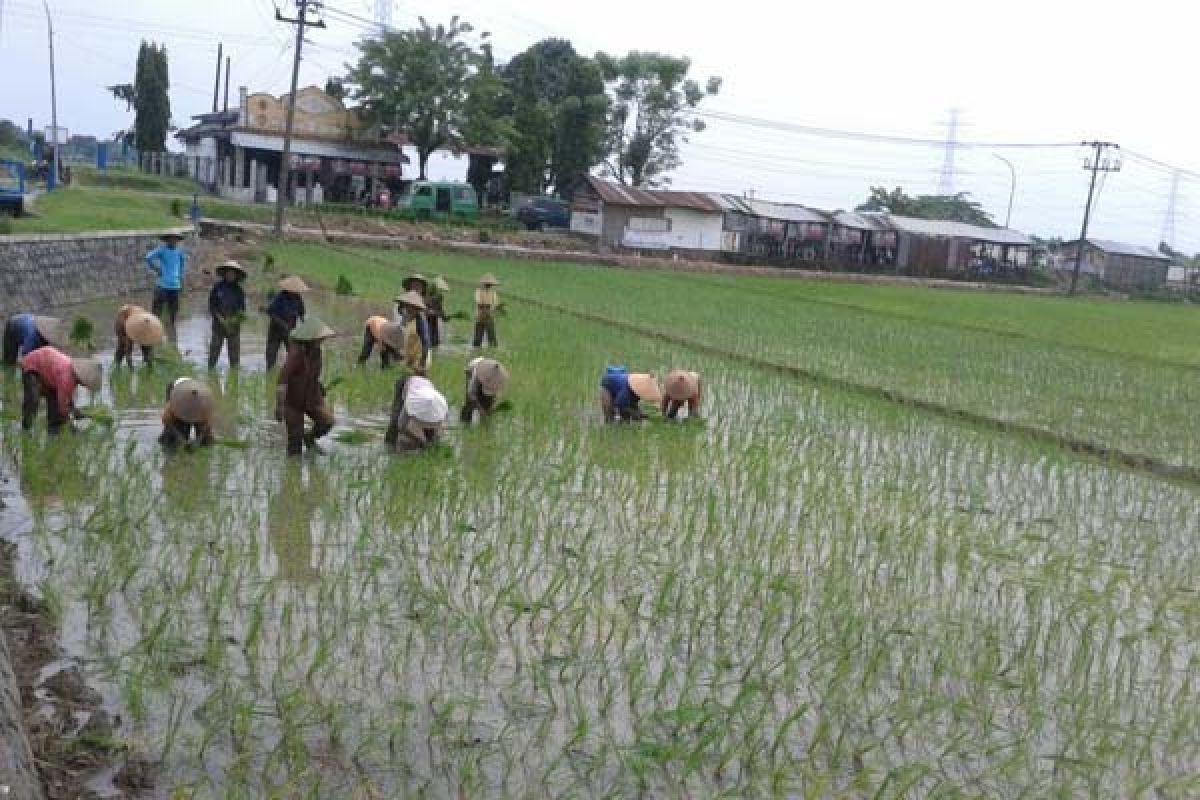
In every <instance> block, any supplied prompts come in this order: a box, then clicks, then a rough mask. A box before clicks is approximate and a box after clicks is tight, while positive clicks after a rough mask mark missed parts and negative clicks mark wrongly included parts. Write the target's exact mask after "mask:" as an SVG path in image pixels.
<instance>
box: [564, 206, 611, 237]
mask: <svg viewBox="0 0 1200 800" xmlns="http://www.w3.org/2000/svg"><path fill="white" fill-rule="evenodd" d="M603 230H604V217H603V215H602V213H601V212H599V211H571V231H572V232H574V233H583V234H587V235H588V236H599V235H600V234H601V232H603Z"/></svg>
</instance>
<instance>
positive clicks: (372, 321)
mask: <svg viewBox="0 0 1200 800" xmlns="http://www.w3.org/2000/svg"><path fill="white" fill-rule="evenodd" d="M376 345H379V364H380V366H382V367H383V368H384V369H387V368H388V367H389V366H391V363H392V359H396V360H397V361H399V360H400V359H401V358H402V357H403V356H402V354H403V352H404V324H403V323H400V322H392V321H391V320H389V319H388V318H387V317H381V316H373V317H367V324H366V325H365V326H364V327H363V345H362V351H361V352H360V353H359V354H358V365H359V366H360V367H361V366H363V365H364V364H366V363H367V359H369V358H370V357H371V352H372V351H373V350H374V349H375V346H376Z"/></svg>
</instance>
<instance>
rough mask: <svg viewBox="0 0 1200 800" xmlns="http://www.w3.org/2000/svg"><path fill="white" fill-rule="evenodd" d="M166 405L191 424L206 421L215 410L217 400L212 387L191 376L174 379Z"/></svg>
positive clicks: (173, 412)
mask: <svg viewBox="0 0 1200 800" xmlns="http://www.w3.org/2000/svg"><path fill="white" fill-rule="evenodd" d="M167 406H168V407H169V408H170V409H171V413H172V414H174V415H175V416H176V417H178V418H179V419H181V420H183V421H184V422H190V423H191V424H193V425H196V424H199V423H203V422H208V421H209V420H211V419H212V415H213V411H215V410H216V407H217V401H216V399H215V398H214V397H213V393H212V389H209V388H208V386H207V385H205V384H203V383H201V382H200V381H197V380H192V379H191V378H184V379H183V380H179V381H175V385H174V386H172V387H171V396H170V400H168V401H167Z"/></svg>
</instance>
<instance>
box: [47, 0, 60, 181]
mask: <svg viewBox="0 0 1200 800" xmlns="http://www.w3.org/2000/svg"><path fill="white" fill-rule="evenodd" d="M42 7H43V8H45V9H46V35H47V36H48V37H49V39H50V131H51V133H50V136H51V138H52V139H53V140H54V141H53V142H51V144H52V145H53V146H54V163H53V164H51V165H50V174H49V175H48V176H47V177H46V188H47V189H53V188H54V187H55V186H57V185H58V176H59V170H60V169H61V167H62V153H61V152H59V151H60V150H61V149H62V148H61V147H59V144H58V95H57V92H56V87H55V84H54V22H53V20H51V19H50V3H49V2H47V0H42Z"/></svg>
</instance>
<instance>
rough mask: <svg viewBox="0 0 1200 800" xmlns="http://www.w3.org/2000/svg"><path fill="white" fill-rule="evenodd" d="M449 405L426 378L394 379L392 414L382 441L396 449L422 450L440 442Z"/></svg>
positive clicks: (406, 450)
mask: <svg viewBox="0 0 1200 800" xmlns="http://www.w3.org/2000/svg"><path fill="white" fill-rule="evenodd" d="M449 413H450V406H449V404H447V403H446V398H445V397H444V396H443V395H442V393H441V392H439V391H438V390H437V388H436V387H434V385H433V384H432V383H430V381H429V379H428V378H423V377H421V376H420V375H410V376H408V377H406V378H401V379H400V380H398V381H396V393H395V395H394V396H393V398H392V414H391V420H390V421H389V423H388V429H387V433H385V434H384V437H383V440H384V442H386V443H387V444H388V445H389V446H391V447H394V448H396V449H397V450H398V451H400V452H415V451H418V450H426V449H428V448H430V447H433V446H434V445H435V444H437V443H438V442H439V441H441V437H442V431H443V430H444V428H445V424H446V417H447V416H448V415H449Z"/></svg>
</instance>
